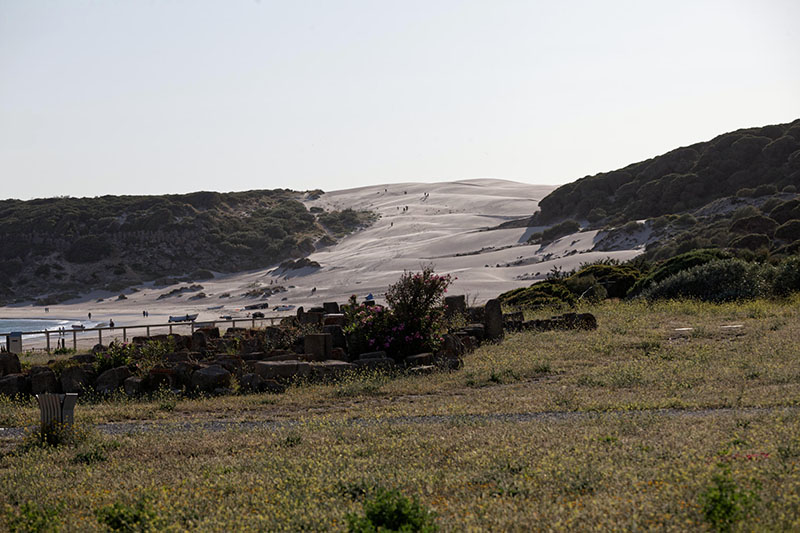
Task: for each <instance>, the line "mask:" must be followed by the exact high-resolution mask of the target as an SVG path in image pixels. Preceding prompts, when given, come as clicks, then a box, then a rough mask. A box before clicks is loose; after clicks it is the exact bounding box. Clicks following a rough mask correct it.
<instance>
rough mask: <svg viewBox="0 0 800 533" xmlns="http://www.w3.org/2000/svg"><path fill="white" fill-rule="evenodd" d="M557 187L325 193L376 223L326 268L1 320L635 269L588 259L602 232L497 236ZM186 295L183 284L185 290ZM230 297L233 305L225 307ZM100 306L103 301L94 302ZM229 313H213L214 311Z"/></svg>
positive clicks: (330, 253)
mask: <svg viewBox="0 0 800 533" xmlns="http://www.w3.org/2000/svg"><path fill="white" fill-rule="evenodd" d="M553 188H554V187H552V186H541V185H529V184H523V183H516V182H512V181H505V180H496V179H475V180H465V181H456V182H444V183H395V184H390V185H375V186H370V187H360V188H357V189H347V190H341V191H333V192H329V193H326V194H324V195H322V196H321V197H319V198H318V199H316V200H309V201H306V202H305V203H306V205H307V206H308V207H314V206H317V207H322V208H325V209H345V208H348V207H350V208H353V209H369V210H372V211H374V212H376V213H378V215H379V216H380V218H379V219H378V220H377V221H376V222H375V223H374V224H373V225H372V226H370V227H369V228H367V229H365V230H362V231H360V232H358V233H355V234H353V235H350V236H348V237H346V238H345V239H343V240H341V241H340V242H339V243H337V244H335V245H333V246H330V247H328V248H325V249H320V250H318V251H316V252H315V253H313V254H311V255H310V256H309V258H310V259H311V260H314V261H317V262H318V263H319V264H320V265H321V268H319V269H314V268H304V269H301V270H297V271H286V272H284V271H281V270H280V269H278V268H276V267H271V268H267V269H263V270H259V271H254V272H244V273H238V274H233V275H221V276H219V277H217V278H216V279H214V280H210V281H204V282H202V285H203V292H204V293H205V294H206V295H207V297H206V298H204V299H201V300H189V298H190V297H191V296H192V294H184V295H182V296H181V297H177V296H174V297H170V298H164V299H161V300H158V299H157V298H158V296H159V295H162V294H164V293H166V292H169V291H170V290H171V289H172V288H174V287H160V288H153V287H147V286H143V287H139V290H138V291H136V292H132V291H126V293H127V299H126V300H117V299H116V295H109V294H107V293H106V294H99V293H98V294H91V295H88V296H87V297H85V298H82V299H81V300H80V301H75V302H69V303H67V304H63V305H55V306H51V307H50V312H49V314H47V315H45V314H44V312H43V311H44V310H43V308H42V307H37V306H10V307H6V308H2V309H0V317H9V318H10V317H20V318H24V317H53V318H67V319H74V320H80V319H85V317H86V316H87V313H88V312H90V311H91V312H92V313H93V318H94V319H102V320H108V319H109V318H114V320H115V322H116V324H117V325H118V326H119V325H123V324H136V323H142V322H143V318H142V310H144V309H147V310H148V311H149V313H150V317H149V319H147V322H151V323H152V322H159V321H163V320H164V319H165V317H167V316H168V315H171V314H173V315H176V314H185V313H199V315H200V317H199V319H200V320H210V319H215V318H218V317H219V316H220V315H234V316H245V315H246V314H247V312H246V311H244V310H243V307H244V306H245V305H247V304H252V303H255V302H259V301H262V300H258V299H253V298H248V297H245V296H243V294H244V293H245V292H247V291H248V290H251V289H253V288H256V287H269V286H276V285H280V286H283V287H286V289H287V290H286V292H283V293H281V294H277V295H273V296H271V297H270V298H269V299H268V301H269V303H270V305H271V307H274V306H276V305H280V304H294V305H297V306H300V305H302V306H305V307H310V306H314V305H320V304H321V303H322V302H325V301H334V300H335V301H339V302H342V301H345V300H346V299H347V298H348V297H349V296H350V295H351V294H356V295H358V296H359V298H363V297H365V296H366V295H367V294H370V293H372V294H373V295H374V296H375V297H376V298H377V299H378V300H380V299H381V297H382V295H383V293H384V291H385V290H386V288H387V287H388V285H390V284H391V283H393V282H395V281H396V280H397V278H398V277H399V276H400V274H402V272H403V271H404V270H419V269H420V268H421V267H422V266H424V265H427V264H432V265H434V267H435V269H436V271H437V272H439V273H449V274H452V275H453V276H456V277H457V278H458V279H457V280H456V281H455V282H454V284H453V286H452V288H451V289H450V293H451V294H467V295H468V296H469V297H470V299H471V300H475V301H477V302H484V301H486V300H487V299H489V298H493V297H495V296H497V295H498V294H500V293H501V292H504V291H507V290H510V289H513V288H516V287H520V286H526V285H529V284H530V283H532V281H533V280H536V279H542V278H544V277H545V275H546V274H547V272H549V271H550V270H551V269H552V268H554V267H561V268H563V269H565V270H569V269H571V268H574V267H576V266H578V265H579V264H580V263H583V262H588V261H594V260H597V259H601V258H604V257H614V258H618V259H620V260H627V259H630V258H632V257H634V256H636V255H637V254H639V253H641V252H642V248H641V247H637V248H633V249H628V250H619V251H613V252H593V251H591V249H592V247H593V245H594V243H595V241H596V239H597V232H596V231H590V232H583V233H579V234H575V235H569V236H567V237H564V238H562V239H559V240H558V241H556V242H553V243H551V244H549V245H547V246H544V247H541V246H539V245H528V244H527V243H526V241H527V238H528V236H530V234H531V233H533V232H534V231H537V228H510V229H502V230H491V231H489V230H488V228H491V227H495V226H497V225H498V224H500V223H502V222H505V221H507V220H512V219H517V218H522V217H526V216H530V215H531V214H532V213H533V212H534V211H535V210H536V208H537V205H538V201H539V200H540V199H541V198H542V197H544V196H546V195H547V194H548V193H549V192H550V191H551V190H552V189H553ZM183 285H186V284H183ZM224 294H230V297H224V298H220V296H221V295H224ZM100 298H102V299H103V301H97V300H98V299H100ZM220 305H222V306H224V307H222V308H217V309H209V308H210V307H218V306H220Z"/></svg>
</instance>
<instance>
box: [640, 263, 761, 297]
mask: <svg viewBox="0 0 800 533" xmlns="http://www.w3.org/2000/svg"><path fill="white" fill-rule="evenodd" d="M770 277H771V272H770V267H767V266H764V265H761V264H758V263H748V262H746V261H742V260H741V259H722V260H718V261H712V262H710V263H706V264H704V265H699V266H696V267H693V268H690V269H688V270H683V271H681V272H678V273H677V274H674V275H672V276H670V277H668V278H666V279H665V280H663V281H661V282H659V283H657V284H655V285H653V286H651V287H650V288H648V289H646V290H644V291H643V292H642V296H643V297H644V298H646V299H649V300H665V299H682V298H692V299H698V300H703V301H708V302H726V301H732V300H742V299H749V298H757V297H760V296H767V295H769V294H770V292H771V286H770V282H769V279H770Z"/></svg>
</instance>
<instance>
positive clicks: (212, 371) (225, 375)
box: [191, 365, 231, 392]
mask: <svg viewBox="0 0 800 533" xmlns="http://www.w3.org/2000/svg"><path fill="white" fill-rule="evenodd" d="M230 383H231V373H230V372H228V371H227V370H226V369H224V368H222V367H221V366H219V365H211V366H207V367H204V368H200V369H198V370H195V371H194V372H193V373H192V382H191V385H192V388H193V389H197V390H200V391H204V392H213V391H214V390H215V389H219V388H225V387H227V386H228V385H230Z"/></svg>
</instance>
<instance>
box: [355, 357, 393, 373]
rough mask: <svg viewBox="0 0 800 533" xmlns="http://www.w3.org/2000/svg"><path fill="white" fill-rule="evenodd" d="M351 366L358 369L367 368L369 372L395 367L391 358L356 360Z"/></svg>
mask: <svg viewBox="0 0 800 533" xmlns="http://www.w3.org/2000/svg"><path fill="white" fill-rule="evenodd" d="M353 364H355V365H356V366H358V367H359V368H368V369H370V370H390V369H392V368H394V367H395V364H394V359H392V358H391V357H377V358H375V359H358V360H357V361H353Z"/></svg>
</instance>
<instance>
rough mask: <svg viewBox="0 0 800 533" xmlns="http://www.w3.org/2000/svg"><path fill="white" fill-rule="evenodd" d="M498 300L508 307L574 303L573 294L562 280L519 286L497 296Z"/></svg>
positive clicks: (534, 306) (559, 305) (537, 307)
mask: <svg viewBox="0 0 800 533" xmlns="http://www.w3.org/2000/svg"><path fill="white" fill-rule="evenodd" d="M499 298H500V301H501V302H502V303H503V304H505V305H507V306H509V307H519V308H532V309H540V308H543V307H561V306H564V305H568V306H573V305H575V296H574V295H573V294H572V291H570V290H569V289H568V288H567V287H566V284H565V283H564V281H563V280H547V281H541V282H539V283H536V284H534V285H531V286H530V287H521V288H519V289H514V290H511V291H508V292H504V293H503V294H501V295H500V296H499Z"/></svg>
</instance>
